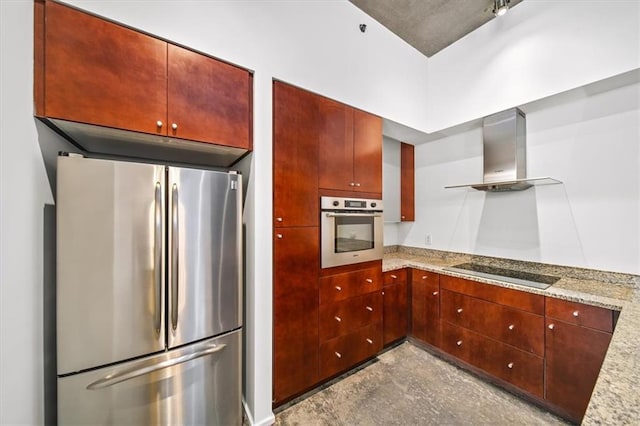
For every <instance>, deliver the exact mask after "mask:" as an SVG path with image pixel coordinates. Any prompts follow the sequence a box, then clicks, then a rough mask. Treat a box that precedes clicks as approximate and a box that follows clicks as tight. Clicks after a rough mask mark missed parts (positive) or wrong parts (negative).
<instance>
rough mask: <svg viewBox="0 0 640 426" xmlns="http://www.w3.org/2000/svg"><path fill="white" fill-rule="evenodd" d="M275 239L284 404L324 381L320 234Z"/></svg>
mask: <svg viewBox="0 0 640 426" xmlns="http://www.w3.org/2000/svg"><path fill="white" fill-rule="evenodd" d="M277 232H278V233H279V234H280V235H282V238H275V239H274V290H273V333H274V339H273V345H274V347H273V387H274V393H273V394H274V399H275V402H276V403H278V402H281V401H283V400H286V399H287V398H290V397H292V396H294V395H296V394H298V393H300V392H303V391H305V390H306V389H308V388H309V387H311V386H313V385H314V384H315V383H317V382H318V380H319V376H318V368H319V364H318V362H319V358H318V356H319V355H318V269H319V261H318V244H319V243H318V241H319V238H318V232H319V229H318V228H316V227H309V228H282V229H279V230H278V231H277Z"/></svg>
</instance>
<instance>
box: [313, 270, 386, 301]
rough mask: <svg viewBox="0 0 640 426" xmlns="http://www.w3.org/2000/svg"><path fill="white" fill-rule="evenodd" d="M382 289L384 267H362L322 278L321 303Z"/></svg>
mask: <svg viewBox="0 0 640 426" xmlns="http://www.w3.org/2000/svg"><path fill="white" fill-rule="evenodd" d="M377 290H382V268H381V267H375V268H369V269H362V270H359V271H354V272H346V273H343V274H336V275H329V276H327V277H322V278H320V304H321V305H323V304H325V303H329V302H335V301H338V300H345V299H348V298H350V297H353V296H358V295H361V294H366V293H371V292H373V291H377Z"/></svg>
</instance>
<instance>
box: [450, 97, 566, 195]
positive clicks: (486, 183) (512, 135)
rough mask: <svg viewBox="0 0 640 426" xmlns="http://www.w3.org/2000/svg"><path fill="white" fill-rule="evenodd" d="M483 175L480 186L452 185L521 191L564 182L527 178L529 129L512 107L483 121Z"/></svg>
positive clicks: (521, 113)
mask: <svg viewBox="0 0 640 426" xmlns="http://www.w3.org/2000/svg"><path fill="white" fill-rule="evenodd" d="M482 140H483V142H482V146H483V156H484V175H483V181H482V182H481V183H475V184H465V185H450V186H445V188H446V189H449V188H469V187H470V188H473V189H477V190H479V191H492V192H499V191H522V190H524V189H528V188H531V187H532V186H534V185H550V184H556V183H562V182H560V181H558V180H556V179H552V178H550V177H536V178H527V152H526V144H527V127H526V117H525V114H524V113H523V112H522V111H520V110H519V109H518V108H512V109H509V110H506V111H502V112H499V113H497V114H493V115H490V116H487V117H485V118H484V120H483V121H482Z"/></svg>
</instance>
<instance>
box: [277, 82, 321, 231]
mask: <svg viewBox="0 0 640 426" xmlns="http://www.w3.org/2000/svg"><path fill="white" fill-rule="evenodd" d="M316 99H317V96H316V95H314V94H312V93H309V92H306V91H304V90H301V89H298V88H296V87H293V86H289V85H287V84H283V83H280V82H276V83H274V89H273V105H274V107H273V115H274V116H273V185H274V192H273V217H274V221H275V222H274V225H275V226H276V227H280V226H318V221H319V217H318V211H319V195H318V136H317V134H316V132H315V130H314V129H315V128H316V127H315V126H316V120H317V118H318V111H317V101H316Z"/></svg>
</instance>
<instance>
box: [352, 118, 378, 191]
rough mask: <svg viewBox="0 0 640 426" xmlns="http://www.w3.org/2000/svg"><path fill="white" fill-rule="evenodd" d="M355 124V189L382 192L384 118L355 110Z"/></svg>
mask: <svg viewBox="0 0 640 426" xmlns="http://www.w3.org/2000/svg"><path fill="white" fill-rule="evenodd" d="M353 126H354V127H353V179H354V182H355V188H354V189H355V190H356V191H358V192H376V193H380V194H382V119H381V118H380V117H377V116H375V115H372V114H369V113H366V112H364V111H359V110H354V112H353Z"/></svg>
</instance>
